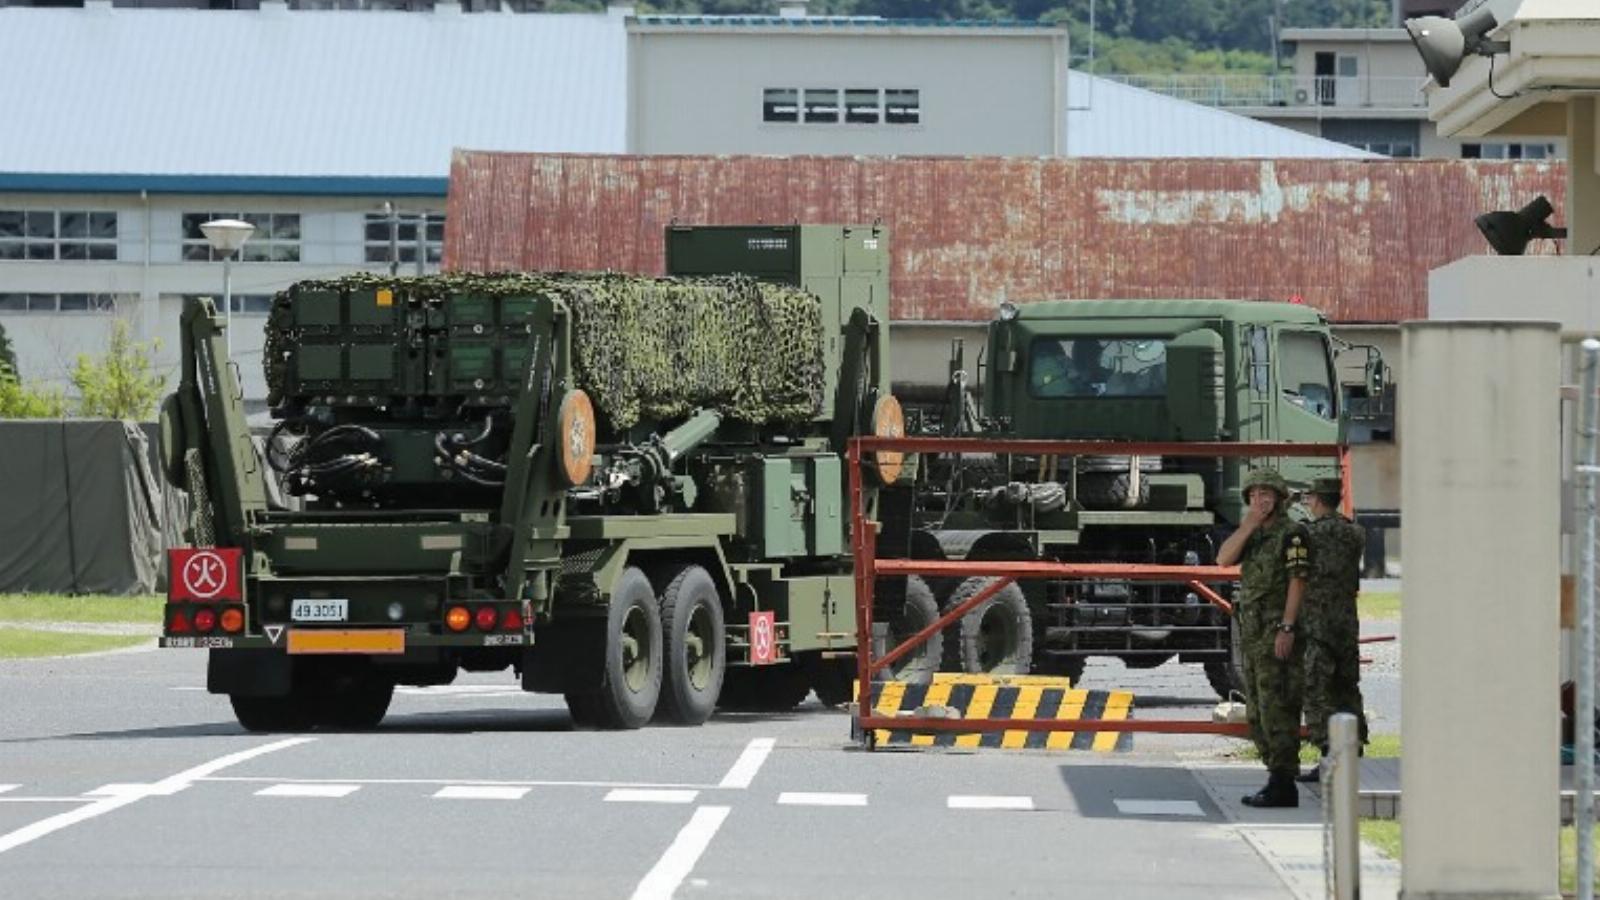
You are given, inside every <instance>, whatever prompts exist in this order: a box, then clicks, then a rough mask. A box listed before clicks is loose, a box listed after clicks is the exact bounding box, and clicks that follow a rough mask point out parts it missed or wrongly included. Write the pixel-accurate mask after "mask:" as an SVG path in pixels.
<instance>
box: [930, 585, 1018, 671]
mask: <svg viewBox="0 0 1600 900" xmlns="http://www.w3.org/2000/svg"><path fill="white" fill-rule="evenodd" d="M991 580H992V579H989V578H968V579H967V580H966V581H963V582H961V584H960V585H958V586H957V587H956V589H955V591H954V592H953V593H952V594H951V595H950V599H949V601H947V602H946V604H945V610H946V611H947V612H948V611H949V610H952V609H954V608H956V607H957V606H959V605H961V604H962V603H965V602H966V601H967V600H969V599H971V598H972V597H973V595H975V594H977V593H978V592H979V591H981V590H983V589H984V588H985V587H986V586H987V585H988V584H989V583H990V581H991ZM944 666H945V669H946V670H947V671H951V672H966V673H969V674H985V675H1026V674H1028V672H1029V671H1031V670H1032V668H1033V615H1032V613H1030V612H1029V610H1028V598H1027V597H1025V596H1023V593H1022V588H1020V587H1018V586H1017V585H1016V584H1008V585H1006V586H1005V587H1004V588H1001V589H1000V592H999V593H997V594H995V595H994V596H993V597H990V598H989V599H988V600H985V601H984V602H982V603H980V604H978V606H977V607H975V608H974V609H973V610H972V611H971V612H969V613H967V614H966V615H965V616H962V617H961V621H960V623H959V627H958V630H957V637H956V640H954V641H946V642H945V650H944Z"/></svg>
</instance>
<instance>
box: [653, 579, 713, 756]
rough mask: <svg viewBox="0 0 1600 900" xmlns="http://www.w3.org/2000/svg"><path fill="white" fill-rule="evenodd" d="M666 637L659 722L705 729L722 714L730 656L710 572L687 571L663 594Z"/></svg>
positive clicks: (663, 626)
mask: <svg viewBox="0 0 1600 900" xmlns="http://www.w3.org/2000/svg"><path fill="white" fill-rule="evenodd" d="M661 632H662V635H663V637H664V638H665V639H666V665H665V669H666V671H665V673H664V677H663V679H662V685H661V705H660V706H659V707H657V709H656V714H657V717H658V718H661V719H663V720H665V721H668V722H677V723H680V724H683V725H699V724H700V723H702V722H704V721H705V720H707V719H709V718H711V713H712V711H713V710H715V709H716V708H717V695H718V694H720V693H721V692H722V680H723V674H724V672H725V671H726V669H727V652H728V650H727V639H726V634H725V633H724V628H723V621H722V601H721V599H720V598H719V597H718V596H717V585H716V582H714V581H712V580H711V574H710V573H709V572H707V571H706V570H705V569H703V568H701V567H700V566H686V567H684V568H683V569H682V570H680V571H679V572H678V573H677V575H676V576H675V577H674V578H673V579H672V581H671V583H669V584H668V585H667V589H666V590H665V591H663V592H662V594H661Z"/></svg>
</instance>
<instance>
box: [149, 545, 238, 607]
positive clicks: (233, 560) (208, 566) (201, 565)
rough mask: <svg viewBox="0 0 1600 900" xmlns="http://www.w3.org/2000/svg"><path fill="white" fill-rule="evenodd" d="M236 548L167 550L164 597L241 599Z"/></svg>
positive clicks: (172, 598)
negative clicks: (166, 580) (166, 576)
mask: <svg viewBox="0 0 1600 900" xmlns="http://www.w3.org/2000/svg"><path fill="white" fill-rule="evenodd" d="M240 557H241V554H240V551H239V548H237V547H214V548H208V549H205V550H197V549H195V548H193V547H183V548H176V549H172V550H168V551H167V573H168V587H167V599H168V600H241V599H243V593H242V592H241V591H240V589H239V560H240Z"/></svg>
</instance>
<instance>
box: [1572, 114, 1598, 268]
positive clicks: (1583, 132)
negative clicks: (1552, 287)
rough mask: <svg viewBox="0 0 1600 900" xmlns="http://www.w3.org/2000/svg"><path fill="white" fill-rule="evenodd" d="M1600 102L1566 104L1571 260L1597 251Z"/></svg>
mask: <svg viewBox="0 0 1600 900" xmlns="http://www.w3.org/2000/svg"><path fill="white" fill-rule="evenodd" d="M1597 110H1600V99H1597V98H1595V97H1592V96H1591V97H1581V96H1580V97H1573V98H1572V99H1571V100H1568V101H1567V209H1566V214H1567V221H1566V225H1567V247H1566V252H1567V254H1568V255H1571V256H1589V255H1592V254H1593V253H1594V252H1595V251H1596V250H1600V112H1597Z"/></svg>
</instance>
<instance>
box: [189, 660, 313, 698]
mask: <svg viewBox="0 0 1600 900" xmlns="http://www.w3.org/2000/svg"><path fill="white" fill-rule="evenodd" d="M293 684H294V660H292V659H290V658H289V655H288V654H286V653H284V652H283V651H281V650H267V649H255V648H251V649H239V650H212V651H211V655H210V659H209V660H208V661H207V663H206V690H208V691H210V692H211V693H213V694H234V695H237V696H240V697H283V696H287V695H288V694H289V691H290V690H291V688H292V687H293Z"/></svg>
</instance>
